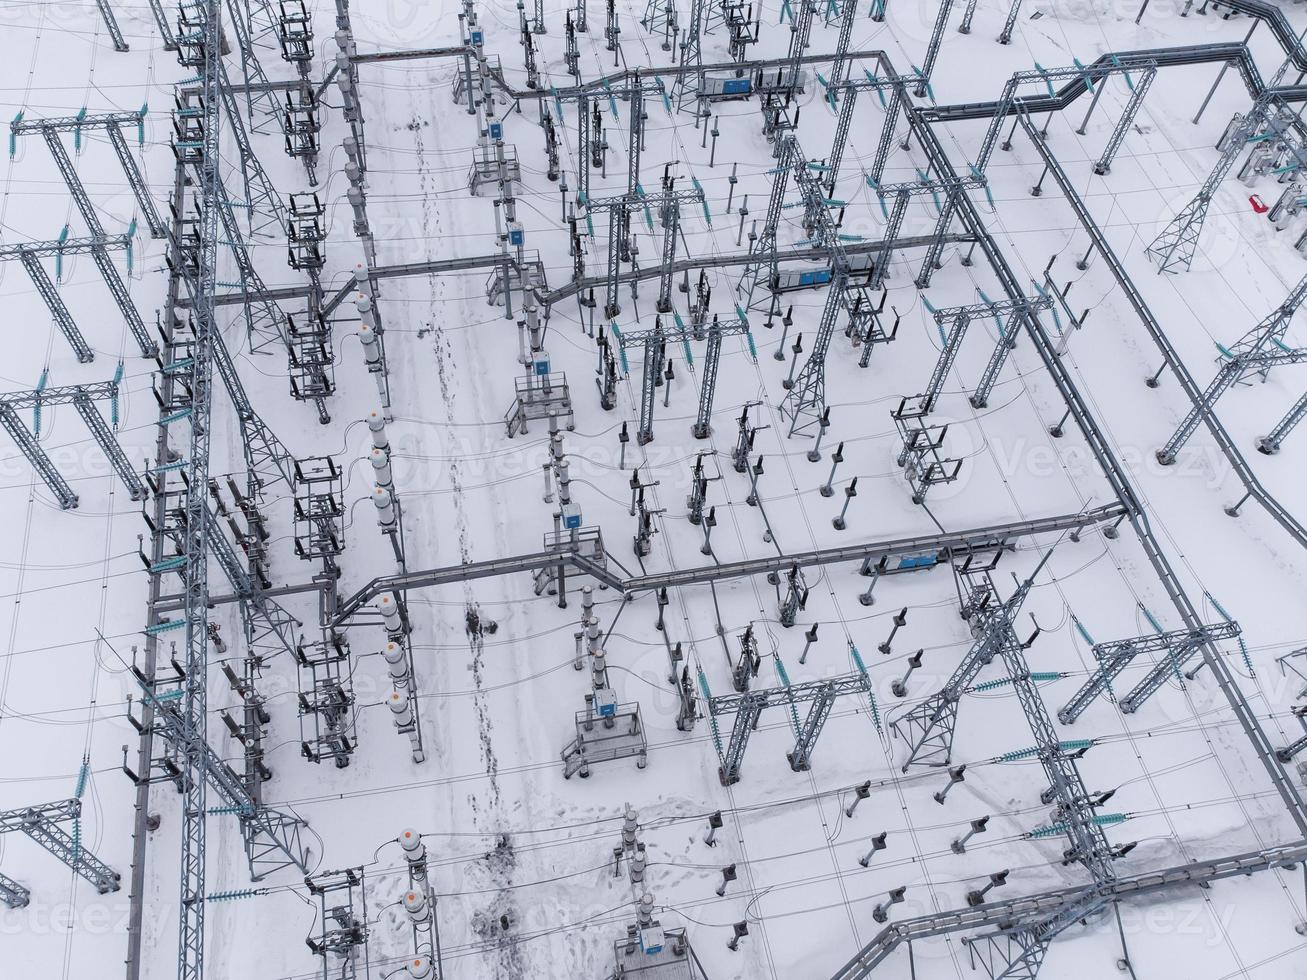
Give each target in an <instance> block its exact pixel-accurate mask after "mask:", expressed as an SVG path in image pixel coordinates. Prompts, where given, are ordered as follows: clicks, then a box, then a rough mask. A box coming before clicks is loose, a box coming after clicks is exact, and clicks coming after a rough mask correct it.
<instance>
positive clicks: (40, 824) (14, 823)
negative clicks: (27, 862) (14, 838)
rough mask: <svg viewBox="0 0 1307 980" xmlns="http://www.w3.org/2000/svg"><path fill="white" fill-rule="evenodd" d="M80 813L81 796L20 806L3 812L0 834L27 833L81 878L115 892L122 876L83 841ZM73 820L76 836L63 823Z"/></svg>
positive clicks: (0, 817) (104, 891) (105, 890)
mask: <svg viewBox="0 0 1307 980" xmlns="http://www.w3.org/2000/svg"><path fill="white" fill-rule="evenodd" d="M81 817H82V801H81V800H78V799H70V800H61V801H59V802H57V803H46V804H43V805H41V806H31V807H19V808H18V809H16V810H5V811H3V812H0V834H4V833H8V832H11V831H17V832H19V833H23V834H26V835H27V836H28V837H30V838H31V839H32V840H34V841H36V843H38V844H40V845H41V846H42V847H44V848H45V849H46V850H47V851H49V852H50V853H51V854H53V855H54V856H55V857H56V858H58V859H59V860H60V861H62V862H63V863H64V864H66V865H67V866H68V867H69V869H71V870H72V872H73V873H74V874H76V875H77V876H78V877H79V878H84V879H85V880H87V881H89V882H90V883H91V884H92V885H94V886H95V890H96V891H97V892H99V893H100V894H101V895H105V894H107V893H109V892H116V891H117V890H118V888H119V884H118V879H119V878H120V877H121V876H120V875H119V874H118V872H117V871H115V870H114V869H113V868H111V867H109V865H107V864H105V863H104V862H103V861H101V860H100V859H99V858H98V857H96V856H95V855H94V854H93V853H91V851H90V850H89V849H88V848H87V847H86V846H85V845H84V844H83V843H82V841H81V831H80V828H78V827H77V826H76V824H77V823H78V822H79V821H80V820H81ZM70 820H71V821H73V822H74V825H75V826H74V830H75V833H76V836H74V835H73V834H69V833H68V831H66V830H64V829H63V827H61V826H60V824H61V823H64V822H66V821H70Z"/></svg>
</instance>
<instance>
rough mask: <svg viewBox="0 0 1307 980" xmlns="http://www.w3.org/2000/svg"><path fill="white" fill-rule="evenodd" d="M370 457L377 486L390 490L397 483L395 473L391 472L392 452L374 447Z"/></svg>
mask: <svg viewBox="0 0 1307 980" xmlns="http://www.w3.org/2000/svg"><path fill="white" fill-rule="evenodd" d="M370 459H371V460H372V476H373V478H374V479H375V480H376V483H377V486H379V487H385V488H386V489H387V490H389V489H390V488H391V487H393V486H394V485H395V481H394V478H393V475H392V474H391V472H390V453H388V452H386V451H385V450H384V449H373V450H372V453H371V455H370Z"/></svg>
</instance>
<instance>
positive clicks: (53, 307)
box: [0, 228, 132, 364]
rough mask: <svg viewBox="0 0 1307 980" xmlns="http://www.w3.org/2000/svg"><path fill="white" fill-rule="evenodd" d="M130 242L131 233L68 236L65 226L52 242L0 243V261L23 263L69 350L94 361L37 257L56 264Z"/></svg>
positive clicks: (85, 360)
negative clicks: (104, 235) (53, 261)
mask: <svg viewBox="0 0 1307 980" xmlns="http://www.w3.org/2000/svg"><path fill="white" fill-rule="evenodd" d="M131 245H132V236H131V235H109V236H107V237H103V238H99V237H94V238H71V237H69V235H68V229H67V228H65V229H64V234H63V236H62V237H60V238H58V239H55V240H54V241H48V242H22V243H19V244H16V245H0V261H2V260H6V259H13V258H16V259H18V260H19V261H20V262H21V263H22V264H23V269H24V271H26V273H27V275H28V278H30V279H31V280H32V285H33V286H34V287H35V288H36V291H37V293H38V294H40V296H41V298H42V299H43V300H45V305H46V306H47V307H49V309H50V316H51V317H52V318H53V319H54V322H55V326H56V327H58V328H59V332H60V333H62V334H63V335H64V338H65V339H66V340H67V341H68V345H69V346H70V347H72V349H73V353H75V354H76V355H77V359H78V360H79V361H81V362H82V363H83V364H88V363H90V362H91V361H93V360H95V351H94V349H93V348H92V347H91V345H90V344H88V343H87V342H86V338H85V337H84V336H82V331H81V330H80V329H79V328H78V326H77V322H76V321H75V320H74V319H73V315H72V314H71V313H70V312H69V311H68V307H67V306H65V305H64V301H63V298H62V297H61V296H60V295H59V290H58V289H56V288H55V284H54V283H53V282H51V281H50V276H49V274H48V273H47V272H46V271H45V266H44V265H42V264H41V259H42V258H47V257H49V256H54V259H55V263H56V265H58V264H59V263H60V262H61V259H62V257H63V256H65V255H81V254H85V253H87V252H93V251H95V250H96V249H100V248H103V249H105V250H106V251H107V250H110V249H113V250H117V249H127V248H131Z"/></svg>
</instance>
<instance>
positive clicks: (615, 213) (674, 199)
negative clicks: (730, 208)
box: [580, 187, 703, 320]
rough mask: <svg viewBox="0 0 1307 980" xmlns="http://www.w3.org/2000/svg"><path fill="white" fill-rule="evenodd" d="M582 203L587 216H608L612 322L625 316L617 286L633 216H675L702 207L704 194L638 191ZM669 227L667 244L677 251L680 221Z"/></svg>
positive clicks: (607, 303) (607, 297)
mask: <svg viewBox="0 0 1307 980" xmlns="http://www.w3.org/2000/svg"><path fill="white" fill-rule="evenodd" d="M580 201H581V205H582V206H583V207H584V208H585V210H586V212H587V216H588V215H591V214H594V213H596V212H600V211H607V212H608V253H607V254H608V263H607V270H608V272H607V276H606V277H605V280H604V281H605V292H604V317H605V318H607V319H609V320H612V319H613V318H614V317H616V316H617V314H619V313H621V312H622V306H621V304H620V303H618V301H617V283H618V273H619V271H620V268H621V261H622V256H623V255H624V254H626V255H629V254H630V245H629V235H630V230H629V222H630V216H631V214H632V213H633V212H635V211H642V210H645V209H646V208H658V209H660V211H663V212H664V213H665V214H676V213H678V212H679V208H680V206H681V205H682V204H687V203H693V204H702V203H703V191H702V190H701V189H699V188H697V187H696V188H693V189H692V190H688V191H677V190H672V191H666V192H659V193H657V194H645V193H643V192H642V191H640V190H636V191H634V192H631V193H627V194H619V195H616V196H614V197H603V198H590V197H588V196H585V195H582V196H581V198H580ZM651 220H652V219H651ZM669 223H670V225H671V226H670V227H668V228H666V229H665V232H666V241H667V242H668V243H669V244H670V246H671V247H672V248H673V249H674V248H675V244H676V235H675V227H676V225H677V224H678V219H677V218H675V217H671V218H670V222H669ZM669 267H670V262H664V265H663V267H662V268H663V269H664V273H663V274H666V273H665V270H666V268H669Z"/></svg>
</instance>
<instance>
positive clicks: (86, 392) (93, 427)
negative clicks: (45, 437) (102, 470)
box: [0, 365, 147, 510]
mask: <svg viewBox="0 0 1307 980" xmlns="http://www.w3.org/2000/svg"><path fill="white" fill-rule="evenodd" d="M121 370H122V366H121V365H119V371H120V372H121ZM118 384H119V379H118V378H115V379H114V380H113V381H105V382H102V383H100V384H90V385H69V386H67V387H62V388H38V389H35V390H33V391H25V392H11V393H9V394H5V395H0V425H2V426H3V427H4V429H5V431H6V432H8V433H9V435H10V437H11V438H12V439H13V440H14V442H15V443H17V445H18V448H19V449H21V450H22V452H23V455H24V456H26V457H27V461H28V462H29V463H31V464H32V468H33V469H34V470H36V472H37V475H38V476H40V477H41V479H42V481H43V482H44V483H45V485H46V486H47V487H49V488H50V492H51V493H53V494H54V495H55V499H56V500H58V502H59V506H60V507H62V508H63V509H64V510H70V509H72V508H74V507H76V506H77V501H78V497H77V494H76V493H74V492H73V490H72V488H71V487H70V486H69V485H68V482H67V481H66V480H65V479H64V478H63V476H62V475H60V473H59V469H58V467H56V466H55V464H54V461H53V460H51V459H50V456H49V454H47V453H46V451H45V450H44V449H42V448H41V444H40V443H39V442H38V441H37V438H38V433H35V432H33V431H32V430H31V429H30V428H29V427H28V425H27V423H26V422H24V421H23V420H22V419H21V418H19V417H18V412H19V411H20V410H23V411H27V410H30V411H33V412H36V413H37V415H38V418H39V413H40V412H41V410H42V409H43V408H54V407H56V406H58V405H72V406H73V408H74V409H76V411H77V414H78V415H79V416H81V418H82V421H83V422H84V423H85V424H86V428H87V429H88V430H90V433H91V435H92V436H93V437H94V438H95V441H96V443H98V444H99V446H100V448H101V450H103V451H104V455H105V457H106V458H107V459H108V460H109V464H110V465H111V466H112V467H113V469H114V472H115V473H117V474H118V476H119V478H120V479H121V480H122V481H123V484H124V485H125V486H126V487H127V490H128V493H130V494H131V498H132V499H133V500H144V499H145V497H146V494H147V491H146V488H145V484H144V482H142V480H141V477H140V476H139V475H138V474H137V472H136V470H135V468H134V467H133V466H132V464H131V461H130V460H129V459H128V458H127V454H126V453H124V452H123V450H122V447H121V446H119V445H118V439H117V438H116V437H115V436H114V432H113V429H111V428H110V427H109V423H107V422H106V421H105V420H104V416H103V415H101V414H100V410H99V409H98V408H96V407H95V403H96V402H97V401H103V400H104V399H110V400H112V401H113V403H114V410H113V416H114V425H115V427H116V426H117V417H118V409H117V405H118Z"/></svg>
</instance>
